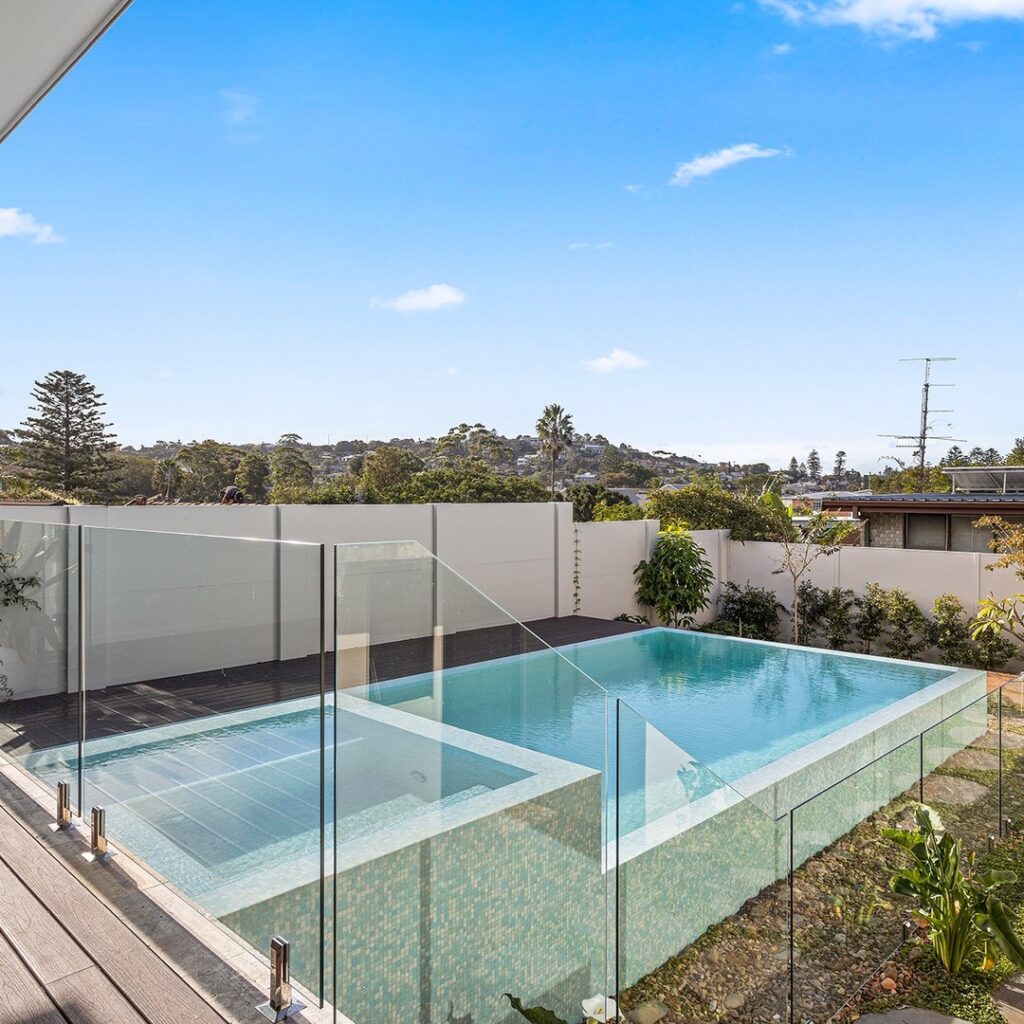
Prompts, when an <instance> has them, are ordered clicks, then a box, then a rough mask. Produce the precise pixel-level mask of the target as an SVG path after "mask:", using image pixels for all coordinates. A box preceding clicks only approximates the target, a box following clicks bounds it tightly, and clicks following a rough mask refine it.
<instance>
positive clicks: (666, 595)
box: [633, 526, 715, 628]
mask: <svg viewBox="0 0 1024 1024" xmlns="http://www.w3.org/2000/svg"><path fill="white" fill-rule="evenodd" d="M633 574H634V576H635V577H636V582H637V588H636V596H637V600H638V601H639V602H640V603H641V604H644V605H647V606H649V607H651V608H653V609H654V610H655V611H656V612H657V613H658V617H659V618H660V619H661V621H662V622H664V623H665V624H666V625H667V626H674V627H677V628H678V627H680V626H682V627H688V626H691V625H693V617H694V615H696V613H697V612H699V611H700V610H701V609H702V608H706V607H707V605H708V594H709V593H710V591H711V584H712V583H713V582H714V579H715V573H714V570H713V569H712V568H711V564H710V563H709V562H708V560H707V559H706V558H705V557H704V549H703V548H702V547H701V546H700V545H699V544H698V543H697V542H696V541H695V540H694V539H693V538H692V537H691V536H690V535H689V533H687V532H686V530H684V529H682V527H679V526H668V527H666V528H665V529H664V530H662V531H661V532H660V533H659V534H658V542H657V544H655V546H654V551H653V552H651V557H650V559H645V560H644V561H643V562H641V563H640V564H639V565H638V566H637V567H636V569H634V570H633Z"/></svg>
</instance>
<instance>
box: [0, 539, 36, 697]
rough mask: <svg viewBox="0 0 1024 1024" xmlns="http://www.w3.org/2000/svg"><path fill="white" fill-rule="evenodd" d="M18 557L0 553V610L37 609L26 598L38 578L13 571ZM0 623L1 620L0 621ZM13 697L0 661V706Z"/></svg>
mask: <svg viewBox="0 0 1024 1024" xmlns="http://www.w3.org/2000/svg"><path fill="white" fill-rule="evenodd" d="M17 561H18V556H17V555H15V554H12V553H10V552H7V551H0V608H37V609H38V608H39V602H38V601H36V600H35V599H33V598H31V597H29V596H28V591H30V590H32V589H33V588H34V587H38V586H39V583H40V579H39V577H38V576H25V575H23V574H21V573H18V572H16V571H15V568H14V567H15V565H16V563H17ZM0 621H2V620H0ZM13 696H14V693H13V692H12V691H11V688H10V687H9V686H8V685H7V675H6V674H5V673H4V671H3V662H2V661H0V704H2V703H4V702H5V701H9V700H10V699H11V698H12V697H13Z"/></svg>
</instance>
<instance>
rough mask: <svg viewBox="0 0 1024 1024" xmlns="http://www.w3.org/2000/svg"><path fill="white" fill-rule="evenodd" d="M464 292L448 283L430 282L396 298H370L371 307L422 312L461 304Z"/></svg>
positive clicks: (403, 311)
mask: <svg viewBox="0 0 1024 1024" xmlns="http://www.w3.org/2000/svg"><path fill="white" fill-rule="evenodd" d="M465 301H466V293H465V292H462V291H459V289H458V288H454V287H452V285H450V284H432V285H430V286H429V287H427V288H412V289H410V290H409V291H407V292H405V293H404V294H403V295H399V296H398V298H397V299H371V300H370V308H371V309H397V310H398V312H399V313H423V312H427V311H429V310H434V309H444V308H445V307H446V306H461V305H462V304H463V303H464V302H465Z"/></svg>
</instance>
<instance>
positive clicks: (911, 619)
mask: <svg viewBox="0 0 1024 1024" xmlns="http://www.w3.org/2000/svg"><path fill="white" fill-rule="evenodd" d="M867 595H868V597H869V598H870V600H871V601H872V603H873V604H875V605H877V607H879V608H881V610H882V612H883V614H884V616H885V621H884V626H883V628H882V630H881V633H880V639H881V641H882V653H883V654H884V655H885V656H886V657H888V658H900V659H903V660H904V661H913V660H914V659H915V658H916V657H917V656H918V655H919V654H920V653H921V651H923V650H924V648H925V647H926V646H927V645H928V642H929V639H930V637H931V623H930V622H929V621H928V618H927V616H926V615H925V614H924V612H922V611H921V609H920V608H919V607H918V605H917V602H916V601H914V599H913V598H912V597H910V595H909V594H907V592H906V591H905V590H901V589H900V588H899V587H892V588H891V589H889V590H886V589H885V588H884V587H882V586H880V585H879V584H877V583H869V584H868V587H867Z"/></svg>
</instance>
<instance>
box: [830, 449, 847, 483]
mask: <svg viewBox="0 0 1024 1024" xmlns="http://www.w3.org/2000/svg"><path fill="white" fill-rule="evenodd" d="M845 473H846V452H844V451H843V450H842V449H840V450H839V451H837V452H836V462H835V465H834V466H833V467H832V475H833V476H834V477H835V478H836V479H837V480H841V479H842V478H843V476H844V474H845Z"/></svg>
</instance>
